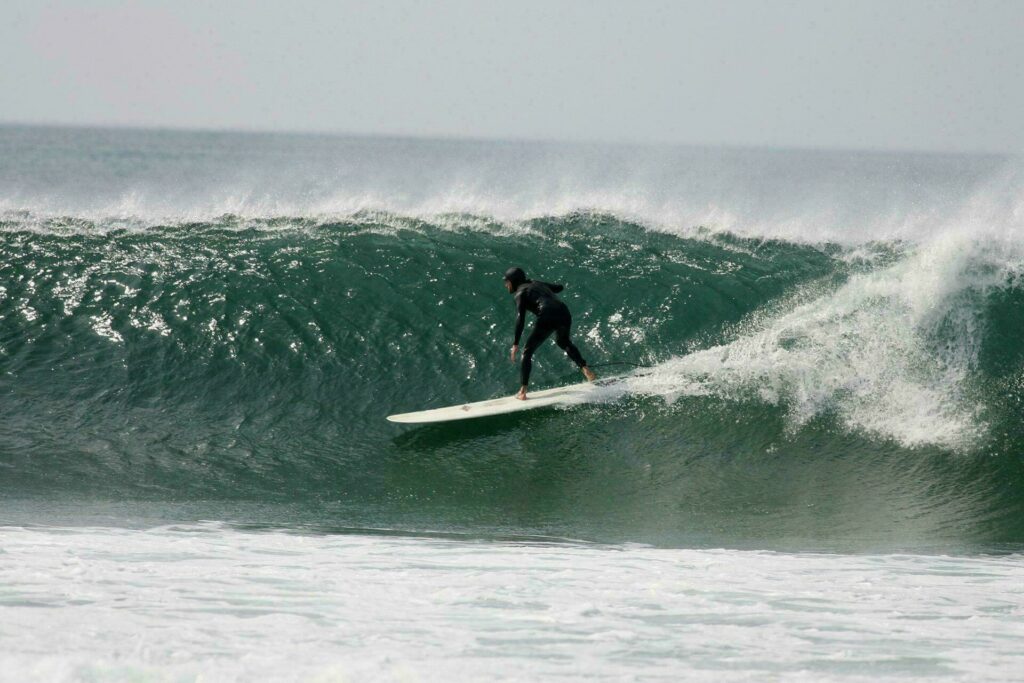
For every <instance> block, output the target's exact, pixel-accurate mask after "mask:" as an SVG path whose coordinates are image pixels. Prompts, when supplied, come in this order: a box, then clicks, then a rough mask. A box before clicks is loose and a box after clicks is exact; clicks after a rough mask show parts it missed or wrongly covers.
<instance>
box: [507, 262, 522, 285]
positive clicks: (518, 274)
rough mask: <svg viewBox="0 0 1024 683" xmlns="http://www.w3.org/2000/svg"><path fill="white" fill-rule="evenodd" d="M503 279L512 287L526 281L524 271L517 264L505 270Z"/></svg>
mask: <svg viewBox="0 0 1024 683" xmlns="http://www.w3.org/2000/svg"><path fill="white" fill-rule="evenodd" d="M505 281H506V282H508V283H509V284H511V285H512V286H513V287H518V286H519V285H521V284H523V283H524V282H526V273H524V272H523V269H522V268H520V267H518V266H516V267H513V268H509V269H508V270H506V271H505Z"/></svg>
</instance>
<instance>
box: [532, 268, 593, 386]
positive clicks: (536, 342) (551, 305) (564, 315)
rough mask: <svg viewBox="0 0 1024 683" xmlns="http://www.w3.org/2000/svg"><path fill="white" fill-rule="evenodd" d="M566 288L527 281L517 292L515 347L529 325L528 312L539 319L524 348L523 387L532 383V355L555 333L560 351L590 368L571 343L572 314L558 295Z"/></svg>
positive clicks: (579, 364)
mask: <svg viewBox="0 0 1024 683" xmlns="http://www.w3.org/2000/svg"><path fill="white" fill-rule="evenodd" d="M563 289H564V287H562V285H554V284H548V283H546V282H535V281H533V280H527V281H526V282H524V283H523V284H521V285H519V287H517V288H516V291H515V299H516V335H515V342H514V343H515V344H516V345H517V346H518V345H519V339H520V337H522V336H523V326H524V325H526V312H527V311H530V312H531V313H533V314H535V315H536V316H537V323H536V324H535V325H534V327H533V331H532V332H530V336H529V337H527V338H526V347H525V348H524V349H523V362H522V365H521V368H520V377H521V379H522V385H523V386H524V387H525V386H526V385H527V384H529V383H530V370H531V369H532V368H533V352H534V351H536V350H537V347H539V346H540V345H541V344H543V343H544V340H545V339H547V338H548V337H550V336H551V333H552V332H554V333H555V343H556V344H557V345H558V348H560V349H562V350H563V351H565V353H566V354H567V355H568V356H569V358H571V359H572V361H573V362H574V363H576V365H578V366H579V367H581V368H584V367H586V366H587V361H585V360H583V356H581V355H580V350H579V349H577V348H576V346H575V345H574V344H573V343H572V342H571V341H569V328H570V327H571V326H572V315H570V313H569V307H568V306H566V305H565V304H564V303H562V301H561V300H560V299H559V298H558V297H557V296H555V294H556V293H557V292H561V291H562V290H563Z"/></svg>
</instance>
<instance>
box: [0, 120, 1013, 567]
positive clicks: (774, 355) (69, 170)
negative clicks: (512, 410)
mask: <svg viewBox="0 0 1024 683" xmlns="http://www.w3.org/2000/svg"><path fill="white" fill-rule="evenodd" d="M2 132H3V135H0V143H2V145H3V146H4V148H5V150H6V151H7V152H8V155H7V157H6V158H7V159H8V160H7V161H5V162H3V163H4V164H5V166H4V167H3V169H2V170H0V182H2V187H3V189H4V194H3V199H2V200H0V201H2V204H0V206H3V211H2V213H0V371H2V372H0V411H2V414H3V415H4V419H3V420H2V421H0V466H2V468H3V470H2V471H3V472H4V474H3V477H0V491H2V495H3V496H4V497H6V498H19V497H22V498H23V497H26V496H28V497H42V498H62V499H66V498H74V497H93V498H96V497H98V498H103V499H108V500H138V499H152V500H163V501H179V502H181V501H185V502H187V501H209V500H234V501H239V502H246V501H250V502H251V501H259V502H266V503H275V504H278V503H279V504H285V505H290V506H297V509H302V510H306V511H309V510H317V511H320V512H318V513H317V514H319V515H321V517H319V519H320V520H321V521H324V520H327V521H331V522H332V523H338V524H342V523H344V524H355V525H366V526H376V527H381V526H410V527H416V528H431V529H448V528H469V529H478V528H486V529H490V530H501V531H508V532H514V533H556V534H560V535H565V536H573V537H581V538H595V539H600V540H617V541H618V540H636V541H643V542H651V543H657V544H665V545H686V544H695V543H697V544H712V545H733V546H743V545H750V546H757V547H782V546H800V547H836V546H842V547H847V546H851V545H852V546H857V547H881V546H899V547H902V548H906V547H908V546H915V547H931V546H936V547H943V548H948V547H951V546H956V547H976V546H982V547H995V546H1001V545H1002V544H1011V545H1013V544H1021V543H1022V542H1024V521H1022V520H1024V514H1022V513H1024V493H1022V491H1024V460H1022V457H1021V456H1022V452H1024V451H1022V445H1024V420H1022V417H1021V412H1020V406H1021V402H1022V400H1024V345H1022V344H1021V343H1020V339H1021V333H1022V332H1024V287H1022V285H1021V282H1020V271H1021V265H1022V264H1024V239H1021V227H1022V220H1021V216H1022V215H1024V212H1022V211H1021V210H1020V206H1021V203H1020V201H1019V199H1018V198H1019V196H1020V195H1021V193H1020V192H1018V191H1017V190H1016V189H1015V188H1016V185H1015V184H1014V183H1013V181H1012V178H1013V176H1012V174H1010V173H1008V172H1007V171H1006V169H1007V168H1008V167H1009V168H1013V166H1014V164H1015V162H1014V161H1013V160H993V159H990V158H980V159H979V158H973V157H968V158H945V157H920V158H918V157H906V156H900V157H885V156H884V155H860V156H858V155H827V154H824V153H819V154H817V155H815V154H811V153H798V152H790V153H783V152H777V153H768V152H757V151H752V152H742V151H724V152H720V153H718V155H717V156H716V155H714V154H712V153H711V152H708V151H701V150H683V151H679V152H678V153H677V156H676V157H671V156H670V155H668V153H667V152H654V151H651V150H639V151H638V150H629V149H617V148H616V149H612V150H611V151H607V150H606V151H604V152H600V150H597V151H595V150H594V149H590V148H587V149H583V150H579V149H576V148H551V147H550V146H548V147H545V146H540V147H538V148H536V149H535V148H531V147H529V146H524V145H518V144H516V145H513V144H511V143H509V144H504V143H472V144H469V143H465V144H464V143H427V142H415V141H387V140H377V141H373V140H363V141H345V140H343V139H341V140H334V139H328V142H324V141H323V140H320V139H315V140H312V141H311V140H310V139H309V138H307V137H296V138H282V137H280V136H263V137H261V136H216V135H213V134H184V133H182V134H171V133H143V132H134V133H123V134H120V135H119V134H118V133H117V132H115V131H65V130H33V129H6V130H4V131H2ZM332 140H334V141H333V142H332ZM314 143H317V144H314ZM328 143H329V144H328ZM331 145H335V147H331ZM488 145H490V147H488ZM325 146H326V147H327V149H324V147H325ZM293 148H298V150H299V152H294V149H293ZM339 149H340V150H341V151H339ZM567 149H568V151H567ZM253 150H255V151H253ZM275 150H276V151H277V152H279V154H277V155H275V154H274V153H272V152H274V151H275ZM288 150H291V152H289V151H288ZM353 150H355V151H353ZM410 150H411V151H410ZM488 150H489V152H490V153H489V154H488V153H487V152H488ZM374 151H376V152H378V153H379V154H380V156H382V157H383V159H384V160H383V161H380V160H378V161H376V162H374V161H372V160H371V159H370V157H371V156H373V155H372V154H371V152H374ZM342 152H344V153H342ZM357 152H358V153H357ZM599 152H600V153H599ZM289 154H291V156H289ZM630 155H633V156H630ZM651 157H655V158H654V159H653V160H652V158H651ZM11 159H14V161H11ZM339 159H340V161H338V160H339ZM353 159H354V161H353ZM396 159H407V160H411V161H410V164H411V167H406V166H403V165H402V164H399V163H398V162H397V161H395V160H396ZM495 159H497V161H495ZM623 159H626V160H627V161H630V162H631V163H630V164H627V165H628V166H629V173H628V174H626V172H625V171H623V170H622V165H623ZM638 159H639V160H638ZM331 160H334V161H335V165H334V166H332V165H331V164H330V163H329V162H330V161H331ZM439 160H440V161H439ZM503 160H504V161H508V164H507V167H506V169H505V171H504V175H502V173H500V172H499V167H500V166H501V163H500V162H501V161H503ZM701 160H703V161H704V162H705V163H704V167H705V172H707V168H711V169H712V170H716V171H717V173H718V175H717V176H715V178H716V179H714V182H712V180H713V179H709V178H708V177H704V176H701V178H702V179H701V180H700V182H699V183H695V185H696V188H695V189H692V190H691V191H689V193H687V192H684V191H683V190H681V189H679V188H680V187H681V186H683V185H685V184H686V182H689V181H690V180H692V179H693V178H695V177H697V175H699V174H697V172H696V171H694V170H692V169H691V168H690V165H689V164H690V163H691V162H693V163H696V162H697V161H701ZM57 161H63V162H64V163H63V164H57ZM300 162H301V163H300ZM442 162H443V163H442ZM546 163H550V164H551V165H553V166H554V168H547V166H546V165H545V164H546ZM425 166H431V167H434V168H435V169H436V170H437V173H436V174H435V175H430V174H428V173H426V172H425V171H424V167H425ZM804 166H810V168H804ZM328 167H329V168H331V169H333V173H331V174H329V175H330V182H327V181H324V180H323V176H324V175H325V173H326V171H325V170H324V169H325V168H328ZM891 167H898V168H897V171H896V172H895V177H896V180H893V176H885V177H888V178H889V179H890V180H892V182H893V183H894V184H895V185H897V187H895V189H894V188H891V187H887V186H885V183H883V182H882V180H880V179H879V178H878V177H876V176H877V175H879V174H883V175H884V173H885V171H886V169H887V168H891ZM189 168H195V169H196V170H195V172H194V173H193V174H191V175H189V174H187V173H186V172H185V169H189ZM359 168H362V169H363V170H364V171H365V173H364V174H363V175H358V174H356V172H355V170H353V169H359ZM542 168H543V169H546V170H544V171H543V173H546V174H547V175H544V176H542V178H541V179H547V180H548V181H549V182H548V183H547V184H546V185H547V186H558V182H556V181H559V180H560V181H561V186H560V187H555V189H554V190H551V189H543V190H535V189H531V188H536V187H540V186H541V185H545V183H541V182H540V180H538V179H537V178H535V177H534V176H533V175H531V173H541V172H542V171H541V170H539V169H542ZM640 168H646V169H647V171H646V173H645V172H641V171H639V170H637V169H640ZM652 168H655V169H656V170H657V172H655V171H654V170H651V169H652ZM228 169H231V170H230V171H229V170H228ZM301 169H305V170H301ZM673 169H675V170H674V171H673ZM679 169H685V171H681V170H679ZM801 169H802V170H801ZM851 169H853V170H851ZM473 170H476V171H480V173H481V174H482V176H484V177H486V178H490V180H491V181H493V184H494V185H495V186H497V187H498V190H497V191H496V193H495V194H491V195H487V194H485V193H483V192H482V191H481V190H480V189H479V188H480V187H482V185H477V186H475V189H472V188H471V190H467V189H466V188H467V185H466V184H465V182H464V178H465V177H469V176H470V175H471V171H473ZM673 173H674V174H675V175H673ZM261 174H262V175H261ZM303 174H304V175H303ZM488 174H490V175H488ZM624 174H625V175H624ZM794 174H795V175H794ZM858 174H860V175H858ZM712 175H713V174H712ZM227 176H230V177H231V178H232V179H233V180H231V181H230V182H229V181H227V180H224V178H225V177H227ZM417 176H418V177H420V178H424V179H425V180H424V181H423V182H424V183H425V184H426V185H427V187H426V188H425V189H424V188H420V189H415V188H414V185H415V183H414V180H415V178H417ZM624 177H628V178H629V179H630V184H626V183H624V181H623V178H624ZM240 178H249V179H250V180H251V183H250V190H248V191H245V192H241V193H239V191H238V187H241V186H242V185H244V183H242V181H241V180H239V179H240ZM346 178H348V179H349V180H348V181H346V180H345V179H346ZM567 178H568V179H574V180H573V182H569V180H566V179H567ZM581 178H582V179H581ZM673 178H674V179H675V180H674V181H672V182H674V183H675V185H673V184H672V182H669V180H667V179H673ZM738 178H740V179H743V178H745V179H743V180H742V182H740V181H738V180H737V179H738ZM801 178H802V179H805V180H806V181H807V183H806V184H803V183H801V182H798V181H800V179H801ZM303 179H305V181H303ZM844 180H846V181H849V183H848V184H849V187H847V186H845V185H843V184H842V182H841V181H844ZM158 181H159V182H158ZM215 181H218V182H219V184H218V182H215ZM897 181H899V182H897ZM716 182H717V183H718V184H717V185H716V184H715V183H716ZM160 183H164V184H165V185H166V186H167V187H168V188H169V190H168V192H167V193H166V194H165V196H164V197H163V198H162V199H160V200H159V201H157V200H154V199H153V197H155V196H156V195H155V194H154V188H155V187H156V186H157V185H159V184H160ZM730 183H732V184H731V185H730ZM736 183H738V184H739V186H738V187H737V186H735V184H736ZM744 183H745V185H744ZM726 185H728V186H729V187H728V189H726ZM229 186H230V189H229V190H225V188H227V187H229ZM328 186H330V188H333V189H331V190H330V192H328V191H327V190H326V189H324V188H326V187H328ZM635 187H641V188H646V189H644V191H643V192H642V193H640V194H636V193H634V195H632V196H633V199H632V201H633V203H632V204H630V205H629V206H626V204H628V202H626V201H625V199H623V198H626V197H629V196H631V195H630V192H631V189H630V188H635ZM673 187H675V188H676V193H673V190H672V188H673ZM766 187H767V188H788V190H789V193H788V194H789V195H791V196H793V197H795V198H793V199H791V200H789V203H788V204H787V201H786V200H784V199H783V198H781V197H779V196H774V195H773V196H772V197H770V198H768V199H764V198H762V199H759V200H758V199H756V198H755V199H749V198H748V199H746V200H744V201H739V200H737V201H736V203H735V204H733V205H731V206H732V208H729V209H728V210H726V209H723V208H722V207H723V206H725V205H726V203H727V201H728V197H729V196H736V197H738V196H742V195H744V192H746V193H747V194H754V190H755V189H758V188H759V189H761V190H762V191H763V190H764V189H765V188H766ZM840 187H842V188H843V190H842V191H841V192H840V191H838V190H837V189H836V188H840ZM954 187H955V188H959V189H958V192H959V194H956V193H953V191H952V189H951V188H954ZM252 188H258V189H252ZM274 188H276V195H275V189H274ZM304 192H305V193H306V194H305V195H304V194H303V193H304ZM779 192H780V193H782V189H779ZM232 193H233V194H232ZM332 193H333V194H332ZM346 193H347V195H346V196H348V197H349V198H348V199H345V200H344V201H342V200H339V199H338V197H340V196H342V195H345V194H346ZM229 194H232V196H235V197H241V199H237V200H235V201H232V202H227V204H230V206H228V205H226V204H225V203H224V202H223V201H221V200H218V199H217V197H224V196H227V195H229ZM783 194H785V193H783ZM328 195H330V196H331V197H333V199H331V198H328ZM641 195H642V196H641ZM676 195H678V196H676ZM711 195H715V197H714V198H712V197H711ZM268 197H276V198H277V199H276V200H275V201H278V203H277V204H276V205H275V206H273V207H271V206H270V205H269V204H268V202H269V201H270V200H269V199H268ZM389 197H390V198H391V199H390V200H389V199H388V198H389ZM572 197H576V198H577V199H575V200H573V199H572ZM602 197H604V198H605V200H604V201H602V199H601V198H602ZM673 197H675V198H673ZM353 198H358V200H357V199H353ZM932 200H934V201H932ZM389 201H390V204H389ZM858 202H861V203H862V204H863V205H862V204H858ZM876 203H878V204H876ZM698 205H702V206H704V207H705V210H704V212H703V213H702V214H701V213H700V212H697V213H693V212H690V213H688V212H687V210H684V208H683V207H685V206H691V207H692V206H698ZM707 207H712V208H710V209H708V208H707ZM940 209H941V210H942V211H941V213H942V215H941V217H939V216H938V213H939V210H940ZM751 216H756V220H755V219H754V218H751ZM837 216H839V217H840V218H837ZM716 217H717V218H718V219H721V221H720V222H716ZM723 217H724V218H723ZM512 264H518V265H521V266H522V267H524V268H525V269H526V271H527V272H528V273H529V274H531V275H533V276H536V277H539V278H542V279H546V280H557V281H560V282H565V283H566V284H567V289H566V292H565V296H564V298H565V300H566V301H567V303H568V304H569V305H570V307H571V308H572V310H573V315H574V327H575V331H574V335H575V337H576V339H577V343H578V344H579V346H580V347H581V349H582V350H583V353H584V355H585V356H586V357H587V358H588V359H589V360H590V362H591V363H592V364H594V365H596V366H602V365H604V364H608V363H621V362H630V363H636V364H641V365H644V366H647V367H646V368H644V369H643V370H639V371H633V370H631V369H630V368H629V367H626V366H621V365H618V366H617V365H607V366H605V367H598V369H599V370H600V371H602V372H604V373H605V374H612V373H620V372H626V371H629V377H628V379H627V380H626V381H625V382H624V383H623V385H622V386H621V387H620V388H619V389H615V390H609V391H607V392H605V393H604V394H602V395H601V396H599V400H598V402H597V403H595V404H594V405H591V406H587V407H586V408H575V409H569V410H546V411H536V412H533V413H528V414H521V415H516V416H508V417H504V418H499V419H494V420H485V421H478V422H468V423H457V424H452V425H438V426H432V427H424V428H419V429H402V428H398V427H396V426H394V425H391V424H390V423H387V422H386V421H385V420H384V417H385V416H386V415H388V414H390V413H394V412H403V411H407V410H415V409H419V408H426V407H437V406H441V405H447V404H451V403H457V402H461V401H470V400H480V399H483V398H487V397H491V396H494V395H498V394H502V393H511V392H512V391H513V390H514V389H515V385H516V379H517V378H516V374H515V368H513V367H512V366H511V365H510V364H509V362H508V360H507V358H506V354H507V350H508V346H509V344H510V342H511V333H512V322H513V320H512V310H511V303H510V300H509V297H508V295H507V294H506V293H505V292H504V290H503V289H502V286H501V279H500V278H501V275H500V274H501V273H502V272H503V271H504V270H505V269H506V268H507V267H508V266H509V265H512ZM534 378H535V380H534V381H535V382H536V384H537V385H538V386H540V385H552V384H559V383H566V382H569V381H576V379H577V376H576V372H575V369H574V367H573V366H572V365H571V364H570V363H569V362H568V361H567V360H566V359H565V358H564V357H562V354H561V353H560V352H559V351H558V349H557V348H556V347H554V345H553V344H550V345H548V346H546V347H545V348H544V349H542V350H541V351H540V352H539V354H538V357H537V361H536V366H535V371H534ZM297 514H298V513H297ZM303 514H305V513H303Z"/></svg>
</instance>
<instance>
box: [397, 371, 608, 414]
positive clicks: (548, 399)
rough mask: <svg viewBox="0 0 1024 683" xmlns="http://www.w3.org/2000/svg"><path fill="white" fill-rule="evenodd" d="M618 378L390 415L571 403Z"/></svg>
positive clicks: (501, 411)
mask: <svg viewBox="0 0 1024 683" xmlns="http://www.w3.org/2000/svg"><path fill="white" fill-rule="evenodd" d="M617 379H619V378H617V377H608V378H605V379H599V380H597V381H595V382H581V383H580V384H570V385H569V386H565V387H556V388H555V389H544V390H543V391H531V392H528V393H527V394H526V400H525V401H520V400H519V399H518V398H516V397H515V396H503V397H502V398H492V399H490V400H488V401H477V402H476V403H464V404H462V405H460V406H448V407H447V408H435V409H433V410H421V411H419V412H416V413H401V414H399V415H388V420H390V421H391V422H401V423H403V424H425V423H427V422H452V421H454V420H469V419H471V418H474V417H487V416H488V415H504V414H505V413H517V412H519V411H522V410H532V409H534V408H543V407H545V406H557V405H570V404H573V403H578V402H581V401H584V400H586V397H587V395H588V394H591V393H592V392H595V391H597V390H598V388H600V387H602V386H608V385H609V384H612V383H614V382H615V381H616V380H617Z"/></svg>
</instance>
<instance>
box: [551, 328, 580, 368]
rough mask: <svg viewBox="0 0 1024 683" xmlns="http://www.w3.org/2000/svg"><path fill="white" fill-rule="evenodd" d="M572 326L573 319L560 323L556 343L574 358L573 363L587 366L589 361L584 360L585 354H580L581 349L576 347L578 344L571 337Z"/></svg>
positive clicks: (556, 333)
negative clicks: (570, 329)
mask: <svg viewBox="0 0 1024 683" xmlns="http://www.w3.org/2000/svg"><path fill="white" fill-rule="evenodd" d="M571 326H572V320H570V321H569V322H567V323H565V324H562V325H559V326H558V328H557V329H555V344H557V345H558V348H560V349H562V350H563V351H565V353H566V355H567V356H569V358H570V359H571V360H572V362H573V363H575V364H576V365H578V366H579V367H581V368H585V367H587V361H585V360H583V356H582V355H581V354H580V350H579V349H577V348H576V345H575V344H573V343H572V341H571V340H570V339H569V328H570V327H571Z"/></svg>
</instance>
